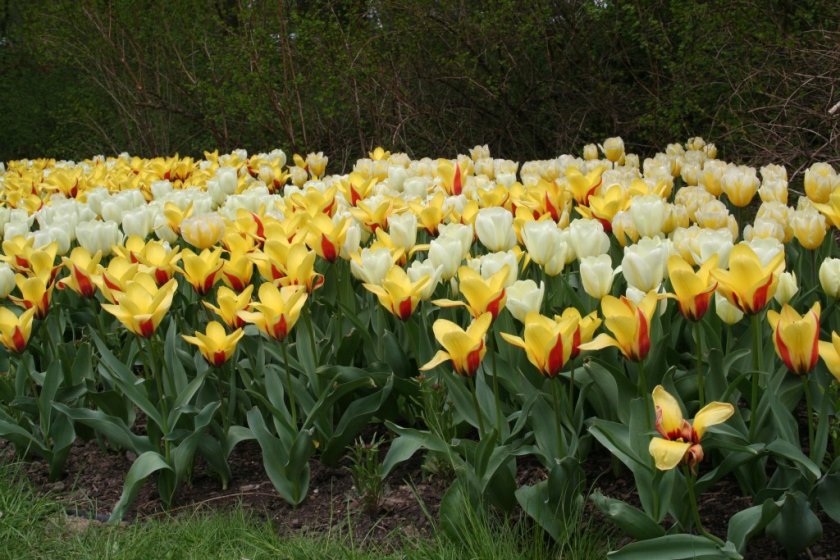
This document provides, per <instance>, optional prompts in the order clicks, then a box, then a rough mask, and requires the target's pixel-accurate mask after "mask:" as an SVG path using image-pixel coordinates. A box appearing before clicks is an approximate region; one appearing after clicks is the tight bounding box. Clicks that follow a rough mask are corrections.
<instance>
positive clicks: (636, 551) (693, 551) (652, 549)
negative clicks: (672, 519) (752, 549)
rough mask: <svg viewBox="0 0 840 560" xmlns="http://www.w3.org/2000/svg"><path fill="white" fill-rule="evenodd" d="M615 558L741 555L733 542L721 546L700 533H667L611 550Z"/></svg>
mask: <svg viewBox="0 0 840 560" xmlns="http://www.w3.org/2000/svg"><path fill="white" fill-rule="evenodd" d="M607 557H608V558H612V559H614V560H683V559H686V560H687V559H689V558H691V559H696V558H708V559H712V558H732V559H739V558H741V555H740V554H738V552H737V551H736V550H735V547H734V546H733V545H732V543H727V544H726V545H725V546H723V547H721V546H720V545H718V544H717V543H715V542H714V541H712V540H711V539H708V538H706V537H701V536H699V535H665V536H664V537H657V538H655V539H649V540H644V541H639V542H634V543H631V544H628V545H627V546H625V547H624V548H622V549H621V550H617V551H615V552H610V553H609V554H608V555H607Z"/></svg>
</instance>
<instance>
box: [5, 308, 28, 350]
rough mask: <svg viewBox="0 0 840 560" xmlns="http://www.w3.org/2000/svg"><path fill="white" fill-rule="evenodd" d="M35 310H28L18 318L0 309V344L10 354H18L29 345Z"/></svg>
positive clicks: (9, 311)
mask: <svg viewBox="0 0 840 560" xmlns="http://www.w3.org/2000/svg"><path fill="white" fill-rule="evenodd" d="M34 315H35V308H34V307H33V308H29V309H27V310H26V311H24V312H23V313H21V314H20V315H19V316H18V315H15V314H14V313H13V312H12V311H11V310H9V309H7V308H5V307H0V343H1V344H3V346H5V347H6V348H7V349H8V350H9V351H10V352H17V353H18V354H20V353H21V352H23V351H24V350H25V349H26V345H27V344H28V343H29V336H30V335H31V334H32V318H33V317H34Z"/></svg>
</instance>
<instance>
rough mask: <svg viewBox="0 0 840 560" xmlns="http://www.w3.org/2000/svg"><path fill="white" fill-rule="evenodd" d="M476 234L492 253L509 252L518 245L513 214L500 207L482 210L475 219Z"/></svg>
mask: <svg viewBox="0 0 840 560" xmlns="http://www.w3.org/2000/svg"><path fill="white" fill-rule="evenodd" d="M475 233H476V235H477V236H478V240H479V241H481V244H482V245H484V246H485V247H487V249H488V250H490V251H492V252H499V251H507V250H509V249H512V248H513V246H514V245H516V232H515V231H514V229H513V214H511V213H510V211H509V210H506V209H504V208H500V207H492V208H482V209H481V210H479V211H478V215H477V216H476V218H475Z"/></svg>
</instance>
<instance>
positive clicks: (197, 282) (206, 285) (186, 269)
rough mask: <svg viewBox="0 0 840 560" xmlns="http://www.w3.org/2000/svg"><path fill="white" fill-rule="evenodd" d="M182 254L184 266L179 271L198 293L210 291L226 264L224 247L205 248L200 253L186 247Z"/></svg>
mask: <svg viewBox="0 0 840 560" xmlns="http://www.w3.org/2000/svg"><path fill="white" fill-rule="evenodd" d="M181 255H182V259H183V265H184V266H183V268H180V269H179V271H180V272H181V274H183V275H184V278H186V279H187V281H188V282H189V283H190V284H191V285H192V287H193V289H194V290H195V291H196V292H197V293H199V294H201V295H204V294H206V293H207V292H209V291H210V289H211V288H212V287H213V286H214V285H215V284H216V281H217V280H218V279H219V273H220V272H221V270H222V267H223V266H224V262H222V248H221V247H217V248H216V249H214V250H213V251H211V250H210V249H204V250H203V251H201V253H200V254H198V255H196V254H195V253H193V252H192V251H190V250H189V249H185V250H184V251H183V252H182V253H181Z"/></svg>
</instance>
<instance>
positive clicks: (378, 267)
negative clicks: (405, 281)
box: [350, 248, 398, 285]
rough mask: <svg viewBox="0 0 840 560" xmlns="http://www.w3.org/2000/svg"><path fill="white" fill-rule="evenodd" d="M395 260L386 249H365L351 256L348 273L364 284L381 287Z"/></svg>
mask: <svg viewBox="0 0 840 560" xmlns="http://www.w3.org/2000/svg"><path fill="white" fill-rule="evenodd" d="M397 260H398V259H396V258H394V254H393V253H392V252H391V251H390V250H389V249H387V248H381V249H371V248H365V249H362V250H361V251H359V252H358V253H354V254H353V255H351V260H350V272H351V273H352V274H353V277H354V278H356V279H358V280H361V281H362V282H364V283H367V284H376V285H381V284H382V282H383V280H384V279H385V275H386V274H388V271H389V270H391V268H392V267H393V266H394V263H395V262H396V261H397Z"/></svg>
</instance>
